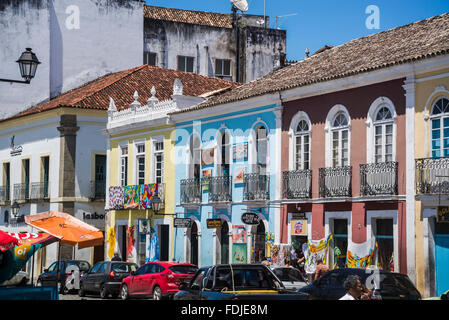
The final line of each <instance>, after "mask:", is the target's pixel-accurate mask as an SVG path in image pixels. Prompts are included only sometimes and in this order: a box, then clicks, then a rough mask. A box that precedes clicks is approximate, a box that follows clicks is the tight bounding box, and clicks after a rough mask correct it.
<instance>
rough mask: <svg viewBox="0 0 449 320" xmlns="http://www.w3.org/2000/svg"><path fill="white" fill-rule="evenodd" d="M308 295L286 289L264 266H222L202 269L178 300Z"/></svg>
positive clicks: (305, 297) (303, 297)
mask: <svg viewBox="0 0 449 320" xmlns="http://www.w3.org/2000/svg"><path fill="white" fill-rule="evenodd" d="M308 298H309V295H308V294H305V293H297V292H295V291H293V290H287V289H285V287H284V285H283V284H282V282H281V280H279V279H278V278H277V277H276V275H275V274H274V273H273V272H272V271H271V270H270V269H269V268H267V267H266V266H264V265H262V264H232V265H229V264H223V265H216V266H212V267H208V268H201V269H199V270H198V272H197V273H196V275H195V276H194V277H193V278H192V280H191V281H190V282H189V283H183V284H181V285H180V291H179V292H178V293H176V294H175V296H174V299H175V300H259V301H260V300H308Z"/></svg>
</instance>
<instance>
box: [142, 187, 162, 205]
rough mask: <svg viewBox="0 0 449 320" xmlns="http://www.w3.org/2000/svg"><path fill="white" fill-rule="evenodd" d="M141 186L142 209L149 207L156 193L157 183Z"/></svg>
mask: <svg viewBox="0 0 449 320" xmlns="http://www.w3.org/2000/svg"><path fill="white" fill-rule="evenodd" d="M141 188H142V198H141V199H140V205H141V206H142V208H143V209H151V208H152V205H151V201H152V200H153V198H154V197H155V196H157V195H158V190H159V184H157V183H153V184H144V185H142V186H141Z"/></svg>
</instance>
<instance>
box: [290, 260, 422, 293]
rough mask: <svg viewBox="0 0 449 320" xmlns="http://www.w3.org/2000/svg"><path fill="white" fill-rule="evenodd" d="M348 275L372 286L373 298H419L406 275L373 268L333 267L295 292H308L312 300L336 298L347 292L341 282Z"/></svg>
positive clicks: (367, 285)
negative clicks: (355, 276)
mask: <svg viewBox="0 0 449 320" xmlns="http://www.w3.org/2000/svg"><path fill="white" fill-rule="evenodd" d="M349 275H358V276H359V277H360V279H361V282H362V285H365V286H366V287H368V288H373V289H372V292H373V297H372V298H373V299H379V300H420V299H421V294H420V293H419V291H418V290H417V289H416V287H415V286H414V285H413V283H412V282H411V281H410V279H409V277H408V276H407V275H405V274H401V273H396V272H389V271H382V270H373V269H355V268H341V269H334V270H331V271H329V272H327V273H326V274H324V275H323V276H322V277H321V278H319V279H318V280H316V281H314V282H313V283H312V284H310V285H308V286H305V287H303V288H301V289H298V290H297V292H304V293H308V294H310V296H311V299H312V300H338V299H340V298H341V297H343V296H344V295H345V294H346V293H347V291H346V289H345V288H344V287H343V283H344V281H345V280H346V278H347V277H348V276H349Z"/></svg>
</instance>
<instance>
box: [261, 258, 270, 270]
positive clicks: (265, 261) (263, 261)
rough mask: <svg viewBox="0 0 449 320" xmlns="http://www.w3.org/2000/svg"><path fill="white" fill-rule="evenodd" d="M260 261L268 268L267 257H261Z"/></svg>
mask: <svg viewBox="0 0 449 320" xmlns="http://www.w3.org/2000/svg"><path fill="white" fill-rule="evenodd" d="M261 263H262V264H263V265H264V266H266V267H268V268H269V267H270V261H268V259H267V258H266V257H265V258H263V260H262V262H261Z"/></svg>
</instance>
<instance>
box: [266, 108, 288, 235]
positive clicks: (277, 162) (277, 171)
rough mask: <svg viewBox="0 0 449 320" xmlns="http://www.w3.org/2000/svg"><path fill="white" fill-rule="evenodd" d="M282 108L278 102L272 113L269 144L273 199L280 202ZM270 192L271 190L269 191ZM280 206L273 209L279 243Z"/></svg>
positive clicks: (283, 227)
mask: <svg viewBox="0 0 449 320" xmlns="http://www.w3.org/2000/svg"><path fill="white" fill-rule="evenodd" d="M282 109H283V106H282V104H279V105H278V106H276V108H275V109H274V111H273V112H274V115H275V117H276V130H275V136H274V138H275V143H274V144H271V143H270V145H271V149H272V150H273V149H274V178H275V188H274V190H275V191H274V199H273V200H276V201H278V200H279V203H280V199H281V189H282V180H281V177H282V165H281V160H282V159H281V154H282V152H281V145H282ZM270 167H271V168H273V166H272V165H271V166H270ZM271 194H272V192H271ZM281 207H282V206H280V205H279V206H276V207H275V208H274V209H273V210H274V231H273V233H274V234H275V242H277V243H281V242H282V238H283V234H282V230H283V229H285V225H284V224H285V223H286V219H284V218H283V217H281V216H282V211H283V210H281ZM284 214H285V213H284Z"/></svg>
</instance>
